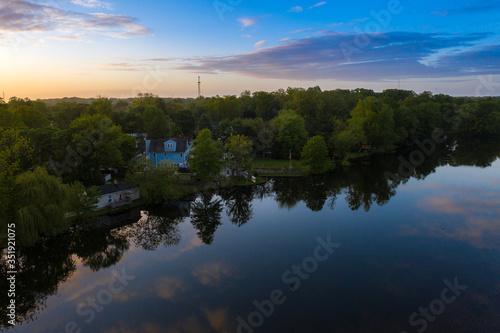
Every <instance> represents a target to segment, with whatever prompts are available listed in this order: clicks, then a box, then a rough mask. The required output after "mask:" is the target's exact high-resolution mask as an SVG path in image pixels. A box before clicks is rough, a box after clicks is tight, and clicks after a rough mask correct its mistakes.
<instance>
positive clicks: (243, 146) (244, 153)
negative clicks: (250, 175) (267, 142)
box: [225, 135, 253, 173]
mask: <svg viewBox="0 0 500 333" xmlns="http://www.w3.org/2000/svg"><path fill="white" fill-rule="evenodd" d="M252 146H253V143H252V141H251V140H249V139H248V138H247V137H246V136H244V135H231V136H230V137H229V138H228V139H227V141H226V145H225V148H226V152H227V154H226V161H227V162H228V164H229V166H230V167H231V168H232V169H234V170H235V171H236V172H237V173H240V172H241V170H242V168H247V167H250V163H251V152H252Z"/></svg>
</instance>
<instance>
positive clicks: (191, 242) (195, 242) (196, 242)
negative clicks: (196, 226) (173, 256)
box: [179, 234, 203, 252]
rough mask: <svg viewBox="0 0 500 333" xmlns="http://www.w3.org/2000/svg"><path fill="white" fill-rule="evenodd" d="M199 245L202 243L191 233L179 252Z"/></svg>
mask: <svg viewBox="0 0 500 333" xmlns="http://www.w3.org/2000/svg"><path fill="white" fill-rule="evenodd" d="M201 245H203V242H202V240H201V239H200V238H199V237H198V236H197V235H196V234H193V235H192V236H191V238H190V239H189V242H188V243H187V244H186V247H184V248H182V249H180V250H179V252H187V251H191V250H192V249H194V248H197V247H198V246H201Z"/></svg>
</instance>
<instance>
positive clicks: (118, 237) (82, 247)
mask: <svg viewBox="0 0 500 333" xmlns="http://www.w3.org/2000/svg"><path fill="white" fill-rule="evenodd" d="M89 239H92V241H90V242H89ZM128 249H129V242H128V239H127V236H126V235H123V234H120V233H118V232H116V231H114V230H113V231H110V232H106V233H103V232H99V231H93V232H90V233H87V234H86V237H85V238H83V237H78V238H76V239H75V242H74V244H73V250H74V252H75V254H76V255H77V256H79V257H80V258H82V261H83V265H84V266H87V267H89V268H90V269H91V270H93V271H94V272H97V271H98V270H100V269H103V268H108V267H111V266H113V265H115V264H116V263H118V262H119V261H120V259H121V258H122V256H123V253H125V252H126V251H127V250H128Z"/></svg>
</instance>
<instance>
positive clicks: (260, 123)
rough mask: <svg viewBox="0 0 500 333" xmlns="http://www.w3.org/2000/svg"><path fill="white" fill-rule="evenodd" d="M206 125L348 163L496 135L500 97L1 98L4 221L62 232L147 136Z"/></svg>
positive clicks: (401, 93)
mask: <svg viewBox="0 0 500 333" xmlns="http://www.w3.org/2000/svg"><path fill="white" fill-rule="evenodd" d="M203 129H209V130H210V131H211V135H212V138H213V139H214V140H216V141H220V142H222V143H226V141H227V139H228V138H229V137H231V136H232V135H243V136H245V137H247V138H249V139H250V140H251V141H252V143H253V147H252V151H253V153H254V154H257V155H260V156H270V157H273V158H288V157H289V154H291V156H292V158H293V159H300V158H301V156H302V157H304V156H305V155H304V150H305V149H304V147H305V146H306V144H307V147H309V150H310V152H311V151H312V152H314V151H317V150H318V149H319V148H321V151H324V154H327V155H328V156H329V158H330V160H331V161H338V162H342V161H345V157H346V155H347V154H348V153H349V152H353V151H359V150H360V149H362V148H363V147H370V149H371V150H372V151H375V152H380V153H384V152H392V151H397V150H405V149H411V147H413V146H415V145H417V144H419V142H421V141H423V140H429V139H431V138H433V137H434V133H435V132H436V131H438V132H439V133H444V134H446V135H448V136H450V135H458V136H480V137H493V136H498V135H500V100H497V99H494V98H469V97H451V96H447V95H433V94H432V93H430V92H423V93H421V94H416V93H414V92H413V91H407V90H397V89H389V90H385V91H383V92H381V93H376V92H374V91H372V90H366V89H355V90H340V89H337V90H333V91H321V89H320V88H319V87H314V88H309V89H301V88H288V89H287V90H283V89H280V90H278V91H275V92H263V91H259V92H254V93H251V92H249V91H245V92H243V93H242V94H241V95H240V96H224V97H220V96H215V97H210V98H204V97H201V98H198V99H163V98H160V97H158V96H154V95H151V94H140V95H139V96H137V98H134V99H123V100H117V99H109V98H101V97H99V98H96V99H92V100H89V101H88V103H80V102H79V101H78V100H77V99H64V100H61V101H54V100H50V101H48V103H47V102H45V101H42V100H36V101H32V100H30V99H28V98H25V99H21V98H17V97H12V98H10V99H9V101H8V102H6V101H3V100H2V99H0V196H1V197H2V200H0V215H1V216H2V222H7V221H19V220H22V221H24V222H25V223H24V224H25V225H28V226H31V227H34V226H35V225H37V226H40V225H44V221H50V224H51V228H50V229H51V230H52V229H54V228H53V227H54V226H57V227H56V228H55V229H64V228H65V227H66V222H65V221H64V218H63V217H64V212H67V211H71V210H69V209H70V208H69V207H70V206H71V209H73V211H74V210H78V209H79V208H78V206H82V205H85V204H86V203H85V202H82V196H81V191H82V190H83V189H84V188H85V187H87V186H91V185H99V184H102V183H103V182H104V179H103V176H102V171H103V170H113V171H114V172H116V174H118V175H125V173H126V171H127V168H128V167H129V162H130V160H131V159H132V158H133V157H134V156H136V155H137V154H139V153H140V152H141V149H143V148H142V147H143V146H142V145H143V141H141V140H143V139H144V137H146V136H147V137H148V138H151V139H155V138H165V137H174V136H192V137H196V135H197V133H198V132H200V131H201V130H203ZM129 134H135V135H136V137H138V138H139V142H138V143H137V142H136V139H135V138H134V137H133V136H131V135H129ZM308 140H309V141H310V142H308ZM325 146H326V148H324V147H325ZM318 147H319V148H318ZM322 154H323V153H322ZM307 157H308V158H309V159H310V160H315V159H316V157H315V156H314V154H308V155H307ZM304 158H305V157H304ZM337 165H340V163H337ZM80 208H81V207H80ZM42 231H43V230H42ZM46 231H47V232H49V231H50V230H49V229H47V230H46Z"/></svg>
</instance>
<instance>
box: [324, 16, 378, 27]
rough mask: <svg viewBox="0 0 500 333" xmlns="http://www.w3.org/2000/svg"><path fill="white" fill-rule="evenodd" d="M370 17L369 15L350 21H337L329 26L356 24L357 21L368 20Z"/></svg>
mask: <svg viewBox="0 0 500 333" xmlns="http://www.w3.org/2000/svg"><path fill="white" fill-rule="evenodd" d="M369 19H370V18H369V17H365V18H362V19H355V20H352V21H350V22H336V23H332V24H328V26H329V27H341V26H344V25H355V24H356V23H362V22H366V21H368V20H369Z"/></svg>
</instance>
